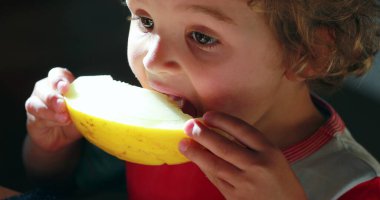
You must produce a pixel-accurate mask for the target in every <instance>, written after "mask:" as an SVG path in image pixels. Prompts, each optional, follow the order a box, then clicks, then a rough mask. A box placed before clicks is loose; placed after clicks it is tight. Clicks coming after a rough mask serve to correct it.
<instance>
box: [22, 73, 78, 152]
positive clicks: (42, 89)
mask: <svg viewBox="0 0 380 200" xmlns="http://www.w3.org/2000/svg"><path fill="white" fill-rule="evenodd" d="M73 80H74V76H73V75H72V74H71V72H69V71H68V70H66V69H63V68H54V69H52V70H50V71H49V75H48V77H47V78H45V79H42V80H40V81H38V82H37V83H36V84H35V87H34V90H33V93H32V95H31V96H30V97H29V99H28V100H27V101H26V103H25V108H26V111H27V129H28V134H29V137H30V139H31V140H32V141H33V142H34V143H35V144H36V145H38V146H39V147H40V148H41V149H44V150H45V151H57V150H60V149H62V148H64V147H66V146H67V145H69V144H72V143H73V142H75V141H77V140H79V139H80V138H81V134H80V133H79V132H78V131H77V130H76V129H75V127H74V126H73V124H72V123H71V120H70V117H69V114H68V111H67V109H66V105H65V102H64V99H63V96H62V94H64V93H65V92H67V90H68V86H69V85H70V83H71V82H72V81H73Z"/></svg>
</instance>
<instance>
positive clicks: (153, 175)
mask: <svg viewBox="0 0 380 200" xmlns="http://www.w3.org/2000/svg"><path fill="white" fill-rule="evenodd" d="M314 100H315V101H316V103H317V104H318V105H320V106H321V107H323V108H324V109H325V110H326V111H327V112H328V113H329V119H328V120H327V122H326V123H325V124H324V125H323V126H322V127H321V128H320V129H319V130H318V131H317V132H316V133H315V134H314V135H312V136H311V137H309V138H307V139H305V140H304V141H302V142H300V143H298V144H296V145H293V146H292V147H289V148H287V149H284V150H283V154H284V156H285V157H286V158H287V160H288V161H289V163H290V164H292V163H294V162H296V161H297V160H302V159H303V158H306V157H308V156H309V155H311V154H313V153H314V152H316V151H318V150H319V149H320V148H322V147H323V146H324V145H325V144H327V143H328V142H329V141H330V140H331V139H332V138H333V137H334V136H335V134H336V133H339V132H342V131H343V130H344V129H345V125H344V123H343V121H342V120H341V118H340V117H339V115H338V114H337V113H336V112H335V111H334V109H333V108H332V107H331V106H329V105H328V104H326V103H324V102H322V101H321V100H318V99H314ZM337 167H338V166H337ZM126 176H127V192H128V197H129V198H128V199H129V200H151V199H159V200H161V199H162V200H193V199H194V200H219V199H224V197H223V196H222V195H221V193H220V192H219V191H218V190H217V188H216V187H215V186H214V185H213V184H212V183H211V182H210V181H209V180H208V179H207V177H206V176H205V175H204V173H203V172H202V171H201V170H200V169H199V168H198V167H197V166H196V165H195V164H193V163H186V164H181V165H161V166H145V165H139V164H133V163H128V162H127V165H126ZM252 195H253V196H254V194H252ZM339 199H340V200H376V199H379V200H380V178H379V177H375V178H373V179H371V180H369V181H365V182H363V183H361V184H358V185H357V186H355V187H353V188H352V189H351V190H349V191H348V192H346V193H345V194H344V195H343V196H341V197H340V198H339Z"/></svg>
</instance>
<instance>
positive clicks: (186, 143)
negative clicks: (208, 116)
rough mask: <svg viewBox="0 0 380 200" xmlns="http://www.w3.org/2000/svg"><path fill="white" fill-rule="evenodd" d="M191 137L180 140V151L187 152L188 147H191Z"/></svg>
mask: <svg viewBox="0 0 380 200" xmlns="http://www.w3.org/2000/svg"><path fill="white" fill-rule="evenodd" d="M190 142H191V141H190V139H189V138H185V139H182V140H181V141H180V142H179V151H180V152H185V151H187V149H188V148H189V146H190Z"/></svg>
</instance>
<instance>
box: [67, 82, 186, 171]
mask: <svg viewBox="0 0 380 200" xmlns="http://www.w3.org/2000/svg"><path fill="white" fill-rule="evenodd" d="M65 101H66V105H67V107H68V110H69V113H70V116H71V119H72V121H73V122H74V124H75V126H76V127H77V129H78V130H79V131H80V132H81V133H82V134H83V136H84V137H85V138H86V139H87V140H88V141H90V142H91V143H93V144H94V145H96V146H98V147H99V148H101V149H103V150H104V151H106V152H108V153H110V154H112V155H114V156H116V157H118V158H120V159H122V160H126V161H129V162H134V163H139V164H146V165H161V164H165V163H166V164H179V163H184V162H187V161H188V160H187V159H186V158H185V157H184V156H183V155H182V154H181V153H180V152H179V151H178V143H179V141H180V140H181V139H183V138H185V137H187V136H186V134H185V133H184V130H183V127H184V123H185V122H186V121H187V120H189V119H191V118H192V117H191V116H190V115H187V114H184V113H183V112H182V111H181V110H180V109H179V108H178V107H177V105H176V104H175V103H174V102H172V101H171V100H170V99H169V97H168V96H166V95H164V94H161V93H158V92H155V91H152V90H148V89H144V88H140V87H136V86H132V85H129V84H127V83H123V82H120V81H115V80H113V79H112V77H111V76H106V75H104V76H82V77H78V78H77V79H76V80H75V81H74V82H73V83H72V84H71V85H70V89H69V91H68V92H67V93H66V94H65Z"/></svg>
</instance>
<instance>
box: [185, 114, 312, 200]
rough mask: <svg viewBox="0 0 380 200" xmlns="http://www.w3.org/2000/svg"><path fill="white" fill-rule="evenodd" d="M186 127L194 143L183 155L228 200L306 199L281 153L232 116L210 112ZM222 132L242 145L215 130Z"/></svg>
mask: <svg viewBox="0 0 380 200" xmlns="http://www.w3.org/2000/svg"><path fill="white" fill-rule="evenodd" d="M203 119H204V123H205V124H206V125H207V126H205V125H204V124H202V123H201V122H200V121H197V120H190V121H189V122H188V123H187V124H186V127H185V131H186V133H187V134H188V135H189V136H190V137H191V138H192V139H193V140H190V139H185V140H183V141H181V143H180V150H181V151H182V152H183V154H184V155H185V156H186V157H187V158H189V159H190V160H192V161H193V162H194V163H196V164H197V165H198V166H199V167H200V169H201V170H202V171H203V172H204V173H205V174H206V175H207V177H208V178H209V179H210V181H211V182H212V183H213V184H214V185H215V186H216V187H217V188H218V189H219V191H220V192H221V193H222V194H223V195H224V196H225V197H226V198H227V199H265V200H268V199H297V200H299V199H306V196H305V193H304V191H303V189H302V187H301V185H300V183H299V182H298V180H297V178H296V176H295V175H294V173H293V171H292V170H291V168H290V166H289V164H288V162H287V160H286V159H285V157H284V156H283V154H282V153H281V151H280V150H279V149H278V148H276V147H274V146H273V145H272V144H271V143H270V142H269V141H268V140H267V139H266V138H265V137H264V136H263V135H262V134H261V133H260V132H259V131H258V130H256V129H255V128H253V127H252V126H251V125H249V124H247V123H245V122H243V121H242V120H239V119H237V118H234V117H232V116H229V115H226V114H222V113H218V112H208V113H206V114H205V115H204V116H203ZM208 127H212V128H216V129H220V130H222V131H224V132H226V133H228V134H230V135H231V136H233V137H234V138H236V140H237V141H238V142H239V143H241V144H238V143H236V142H233V141H231V140H229V139H227V138H226V137H223V136H221V135H220V134H217V133H216V132H215V131H213V130H212V129H210V128H208Z"/></svg>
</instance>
